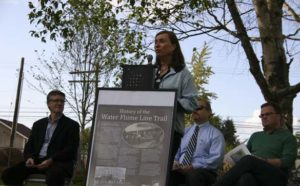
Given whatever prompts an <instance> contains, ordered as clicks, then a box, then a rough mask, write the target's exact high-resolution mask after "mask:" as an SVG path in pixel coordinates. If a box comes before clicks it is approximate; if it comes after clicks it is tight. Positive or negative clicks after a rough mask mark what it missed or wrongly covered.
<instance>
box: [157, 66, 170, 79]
mask: <svg viewBox="0 0 300 186" xmlns="http://www.w3.org/2000/svg"><path fill="white" fill-rule="evenodd" d="M168 70H169V68H168V67H166V68H161V69H160V73H159V75H160V77H161V76H163V75H164V74H165V73H167V72H168Z"/></svg>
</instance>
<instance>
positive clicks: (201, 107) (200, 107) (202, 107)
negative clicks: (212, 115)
mask: <svg viewBox="0 0 300 186" xmlns="http://www.w3.org/2000/svg"><path fill="white" fill-rule="evenodd" d="M204 108H206V107H205V106H203V105H200V106H199V107H198V108H196V109H195V111H198V110H202V109H204Z"/></svg>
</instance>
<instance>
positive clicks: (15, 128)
mask: <svg viewBox="0 0 300 186" xmlns="http://www.w3.org/2000/svg"><path fill="white" fill-rule="evenodd" d="M23 69H24V58H23V57H22V58H21V67H20V72H19V81H18V89H17V97H16V104H15V111H14V119H13V122H12V129H11V135H10V143H9V153H8V163H7V164H8V166H10V162H11V156H12V149H13V148H14V142H15V136H16V131H17V124H18V116H19V107H20V98H21V89H22V85H23Z"/></svg>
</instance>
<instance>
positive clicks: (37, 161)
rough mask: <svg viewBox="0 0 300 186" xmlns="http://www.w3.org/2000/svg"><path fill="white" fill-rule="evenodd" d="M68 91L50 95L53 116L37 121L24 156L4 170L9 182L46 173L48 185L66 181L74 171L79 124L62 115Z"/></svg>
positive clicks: (20, 181) (9, 183) (16, 182)
mask: <svg viewBox="0 0 300 186" xmlns="http://www.w3.org/2000/svg"><path fill="white" fill-rule="evenodd" d="M64 102H65V94H64V93H63V92H60V91H58V90H53V91H51V92H50V93H49V94H48V96H47V105H48V108H49V110H50V116H49V117H46V118H43V119H40V120H38V121H36V122H35V123H34V124H33V126H32V130H31V134H30V137H29V139H28V142H27V143H26V145H25V149H24V159H25V161H22V162H20V163H18V164H16V165H14V166H12V167H9V168H7V169H6V170H4V171H3V173H2V180H3V182H4V183H5V184H7V185H22V184H23V182H24V180H25V179H26V178H27V177H28V176H29V175H31V174H36V173H43V174H45V175H46V183H47V185H49V186H54V185H55V186H60V185H64V180H65V178H66V177H71V176H72V174H73V168H74V163H75V161H76V158H77V152H78V147H79V124H78V123H77V122H75V121H74V120H72V119H70V118H68V117H66V116H65V115H63V110H64Z"/></svg>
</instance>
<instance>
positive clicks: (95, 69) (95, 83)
mask: <svg viewBox="0 0 300 186" xmlns="http://www.w3.org/2000/svg"><path fill="white" fill-rule="evenodd" d="M89 69H90V70H84V71H78V70H75V71H73V72H69V73H70V74H72V75H79V76H80V77H81V78H80V79H81V80H70V81H69V83H73V85H74V90H76V84H77V83H80V84H81V85H82V86H83V87H84V89H88V88H92V86H89V83H92V84H93V86H94V89H95V100H96V97H97V95H96V90H97V88H98V84H99V73H100V68H99V63H95V65H94V66H93V68H89ZM86 74H95V76H94V77H95V78H94V79H89V78H88V79H86ZM83 92H85V91H83ZM85 94H88V93H87V92H86V93H85ZM86 116H87V112H86V110H85V109H82V120H83V122H85V119H86ZM84 126H85V125H84ZM81 127H82V126H81ZM81 129H82V130H81V134H80V135H81V136H82V135H83V128H81ZM81 146H82V143H80V149H81ZM80 156H81V157H79V158H80V159H81V160H85V159H86V154H84V153H80ZM82 168H86V167H85V166H84V165H83V164H80V167H79V169H82Z"/></svg>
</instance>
